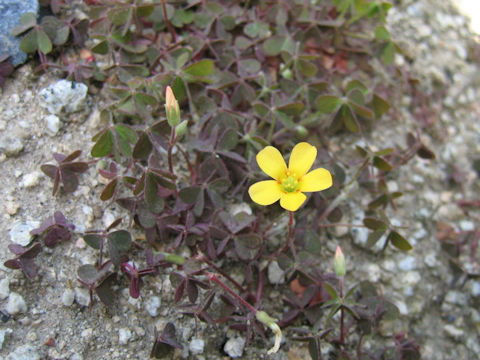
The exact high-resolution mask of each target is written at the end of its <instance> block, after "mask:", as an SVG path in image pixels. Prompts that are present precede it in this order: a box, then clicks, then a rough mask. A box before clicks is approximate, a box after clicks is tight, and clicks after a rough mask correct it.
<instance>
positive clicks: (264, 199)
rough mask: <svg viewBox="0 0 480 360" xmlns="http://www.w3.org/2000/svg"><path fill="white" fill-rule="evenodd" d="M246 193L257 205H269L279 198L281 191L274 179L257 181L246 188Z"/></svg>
mask: <svg viewBox="0 0 480 360" xmlns="http://www.w3.org/2000/svg"><path fill="white" fill-rule="evenodd" d="M248 194H249V195H250V197H251V198H252V200H253V201H254V202H256V203H257V204H259V205H270V204H273V203H274V202H275V201H277V200H278V199H280V196H281V194H282V192H281V191H280V185H279V184H278V183H277V181H275V180H265V181H259V182H257V183H255V184H253V185H252V186H250V188H249V189H248Z"/></svg>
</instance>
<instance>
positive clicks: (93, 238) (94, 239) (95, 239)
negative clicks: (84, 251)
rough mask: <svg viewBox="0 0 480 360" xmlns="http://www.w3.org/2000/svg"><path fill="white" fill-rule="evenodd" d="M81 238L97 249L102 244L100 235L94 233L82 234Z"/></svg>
mask: <svg viewBox="0 0 480 360" xmlns="http://www.w3.org/2000/svg"><path fill="white" fill-rule="evenodd" d="M83 240H84V241H85V243H86V244H87V245H88V246H90V247H92V248H94V249H96V250H98V249H100V247H101V245H102V241H103V240H102V237H101V236H100V235H94V234H87V235H84V236H83Z"/></svg>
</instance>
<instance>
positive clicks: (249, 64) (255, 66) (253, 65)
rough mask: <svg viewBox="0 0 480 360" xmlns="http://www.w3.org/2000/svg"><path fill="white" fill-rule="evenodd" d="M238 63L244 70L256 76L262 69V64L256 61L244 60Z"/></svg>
mask: <svg viewBox="0 0 480 360" xmlns="http://www.w3.org/2000/svg"><path fill="white" fill-rule="evenodd" d="M238 63H239V65H240V67H241V68H242V69H243V70H245V71H246V72H247V73H250V74H256V73H258V72H259V71H260V69H261V64H260V62H259V61H258V60H256V59H242V60H240V61H239V62H238Z"/></svg>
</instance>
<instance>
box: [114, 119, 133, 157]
mask: <svg viewBox="0 0 480 360" xmlns="http://www.w3.org/2000/svg"><path fill="white" fill-rule="evenodd" d="M114 128H115V132H116V133H117V135H118V137H117V139H118V146H119V148H120V151H121V152H122V154H123V155H125V156H130V155H132V148H131V146H130V144H134V143H135V142H136V141H137V134H136V133H135V131H134V130H132V129H131V128H130V127H128V126H126V125H115V127H114Z"/></svg>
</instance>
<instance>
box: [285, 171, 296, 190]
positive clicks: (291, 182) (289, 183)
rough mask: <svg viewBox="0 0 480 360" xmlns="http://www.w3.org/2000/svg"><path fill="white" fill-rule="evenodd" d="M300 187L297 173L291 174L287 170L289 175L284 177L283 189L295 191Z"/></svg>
mask: <svg viewBox="0 0 480 360" xmlns="http://www.w3.org/2000/svg"><path fill="white" fill-rule="evenodd" d="M297 189H298V180H297V177H296V176H295V174H291V173H290V172H289V171H287V176H286V177H285V178H283V179H282V190H283V191H285V192H287V193H290V192H295V191H297Z"/></svg>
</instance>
